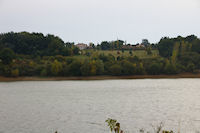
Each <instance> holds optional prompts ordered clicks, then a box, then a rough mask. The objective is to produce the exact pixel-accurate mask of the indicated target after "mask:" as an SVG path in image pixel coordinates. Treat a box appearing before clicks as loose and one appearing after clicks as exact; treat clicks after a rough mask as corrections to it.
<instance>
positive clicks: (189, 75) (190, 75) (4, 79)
mask: <svg viewBox="0 0 200 133" xmlns="http://www.w3.org/2000/svg"><path fill="white" fill-rule="evenodd" d="M176 78H200V73H197V74H193V73H182V74H176V75H133V76H88V77H3V76H0V82H12V81H61V80H109V79H176Z"/></svg>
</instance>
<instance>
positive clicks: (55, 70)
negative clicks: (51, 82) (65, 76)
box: [51, 60, 62, 76]
mask: <svg viewBox="0 0 200 133" xmlns="http://www.w3.org/2000/svg"><path fill="white" fill-rule="evenodd" d="M61 71H62V64H61V63H60V62H58V61H57V60H54V62H53V63H52V65H51V73H52V75H54V76H58V75H59V73H60V72H61Z"/></svg>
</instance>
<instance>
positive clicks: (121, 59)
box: [0, 32, 200, 77]
mask: <svg viewBox="0 0 200 133" xmlns="http://www.w3.org/2000/svg"><path fill="white" fill-rule="evenodd" d="M101 45H102V46H101V47H102V50H106V49H107V48H108V47H109V49H110V48H111V49H112V47H113V49H118V50H120V48H121V47H122V46H123V45H124V42H123V41H115V42H110V43H108V42H102V43H101ZM151 47H154V48H156V49H158V51H159V55H160V56H158V57H154V58H139V57H137V56H133V55H131V54H130V55H129V56H120V55H119V56H117V57H115V56H113V55H112V54H108V55H105V54H103V53H101V54H92V55H86V56H82V55H79V54H80V50H79V49H78V48H77V47H76V46H75V45H74V43H69V42H68V43H65V42H64V41H62V40H61V39H60V38H59V37H56V36H54V35H46V36H44V35H43V34H41V33H28V32H21V33H14V32H10V33H5V34H0V75H1V76H12V77H17V76H44V77H47V76H64V77H66V76H96V75H116V76H121V75H145V74H146V75H159V74H177V73H183V72H192V73H198V72H199V70H200V39H199V38H198V37H196V36H194V35H191V36H188V37H181V36H178V37H177V38H168V37H165V38H162V39H161V40H160V41H159V42H158V43H157V44H154V45H152V44H149V46H148V47H146V51H147V53H149V54H151Z"/></svg>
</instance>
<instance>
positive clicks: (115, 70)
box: [110, 64, 122, 75]
mask: <svg viewBox="0 0 200 133" xmlns="http://www.w3.org/2000/svg"><path fill="white" fill-rule="evenodd" d="M121 71H122V68H121V66H120V65H119V64H114V65H112V66H111V67H110V74H111V75H121Z"/></svg>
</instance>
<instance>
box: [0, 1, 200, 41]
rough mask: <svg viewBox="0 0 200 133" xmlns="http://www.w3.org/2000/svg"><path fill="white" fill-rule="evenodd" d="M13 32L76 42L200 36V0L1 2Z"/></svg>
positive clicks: (2, 22) (0, 24)
mask: <svg viewBox="0 0 200 133" xmlns="http://www.w3.org/2000/svg"><path fill="white" fill-rule="evenodd" d="M10 31H14V32H19V31H28V32H42V33H44V34H47V33H50V34H55V35H57V36H60V37H61V38H62V39H63V40H64V41H65V42H66V41H71V42H76V43H78V42H84V43H88V42H94V43H97V42H101V41H103V40H108V41H110V40H116V39H117V38H118V39H122V40H126V41H127V42H129V43H133V44H134V43H137V42H141V39H143V38H147V39H149V41H150V42H158V41H159V40H160V38H161V37H164V36H169V37H176V36H178V35H181V36H187V35H190V34H195V35H197V36H198V37H200V0H0V32H10Z"/></svg>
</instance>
